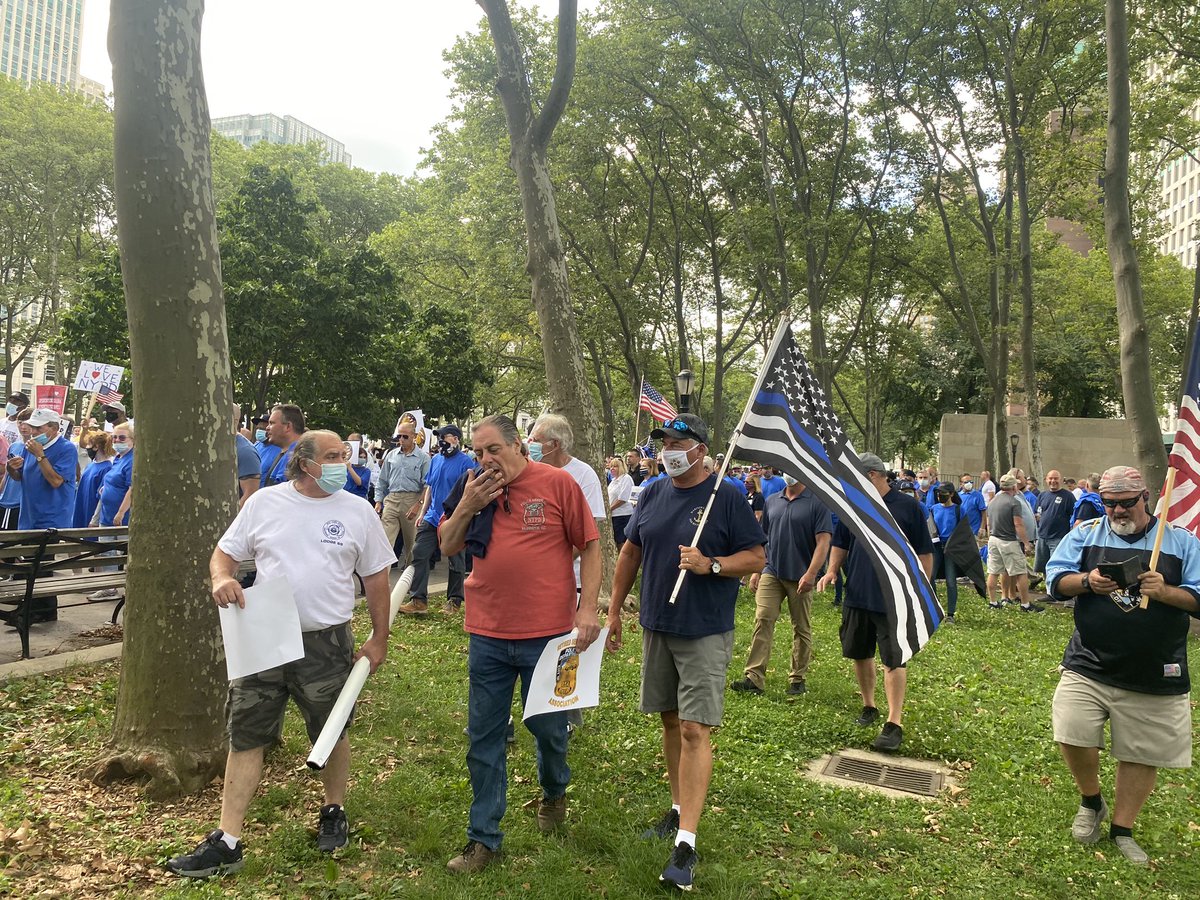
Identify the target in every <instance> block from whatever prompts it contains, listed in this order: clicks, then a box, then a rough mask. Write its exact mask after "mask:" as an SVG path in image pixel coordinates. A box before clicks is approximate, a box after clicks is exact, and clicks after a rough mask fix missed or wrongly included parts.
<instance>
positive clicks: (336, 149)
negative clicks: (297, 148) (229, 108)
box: [212, 113, 350, 165]
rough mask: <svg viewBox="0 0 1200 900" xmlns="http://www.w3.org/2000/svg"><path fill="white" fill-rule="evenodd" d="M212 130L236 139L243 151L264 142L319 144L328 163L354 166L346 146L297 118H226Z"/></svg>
mask: <svg viewBox="0 0 1200 900" xmlns="http://www.w3.org/2000/svg"><path fill="white" fill-rule="evenodd" d="M212 127H213V130H214V131H216V132H217V133H218V134H221V135H224V136H225V137H227V138H233V139H234V140H235V141H237V142H238V143H240V144H241V145H242V146H243V147H251V146H253V145H254V144H257V143H259V142H260V141H267V142H269V143H272V144H300V145H303V144H311V143H313V142H316V143H318V144H320V145H321V146H323V147H324V148H325V159H326V161H327V162H335V163H345V164H346V165H350V154H349V153H347V152H346V145H345V144H343V143H342V142H341V141H335V140H334V139H333V138H331V137H330V136H329V135H327V134H325V133H324V132H322V131H317V129H315V128H313V127H312V126H311V125H307V124H305V123H304V122H301V121H300V120H299V119H297V118H295V117H293V116H277V115H275V114H274V113H263V114H262V115H258V116H251V115H243V116H222V117H220V118H217V119H213V121H212Z"/></svg>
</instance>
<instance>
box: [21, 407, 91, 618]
mask: <svg viewBox="0 0 1200 900" xmlns="http://www.w3.org/2000/svg"><path fill="white" fill-rule="evenodd" d="M28 424H29V427H30V429H32V432H33V433H32V435H31V437H30V439H29V440H28V441H26V442H25V446H24V449H23V450H22V451H21V455H20V456H14V457H12V458H11V459H9V460H8V476H9V478H13V479H15V480H17V481H19V482H21V490H22V499H21V515H20V519H19V520H18V522H17V527H18V528H20V529H27V528H70V527H71V525H72V524H74V521H75V469H76V467H77V465H78V463H79V453H78V451H76V449H75V445H74V444H72V443H71V442H70V441H69V440H67V439H66V438H64V437H62V436H61V435H60V434H59V432H60V430H61V429H62V420H61V419H60V418H59V415H58V413H56V412H54V410H51V409H35V410H34V411H33V415H31V416H30V417H29V423H28ZM30 612H31V618H30V621H32V622H52V621H54V620H55V619H57V618H58V598H57V597H48V598H46V599H45V600H43V601H41V602H40V603H39V604H38V605H36V606H34V607H32V608H31V610H30Z"/></svg>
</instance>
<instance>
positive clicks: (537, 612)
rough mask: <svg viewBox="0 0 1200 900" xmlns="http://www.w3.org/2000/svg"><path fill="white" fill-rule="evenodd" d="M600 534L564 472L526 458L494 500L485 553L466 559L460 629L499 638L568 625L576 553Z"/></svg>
mask: <svg viewBox="0 0 1200 900" xmlns="http://www.w3.org/2000/svg"><path fill="white" fill-rule="evenodd" d="M598 480H599V479H597V481H598ZM505 504H507V510H506V509H505ZM599 539H600V533H599V532H598V531H597V530H596V520H595V518H593V516H592V511H591V510H590V509H588V505H587V500H586V499H585V498H584V496H583V491H582V490H581V489H580V487H579V485H578V484H577V483H576V482H575V479H574V478H572V477H571V475H570V473H569V472H567V471H566V469H565V468H564V469H557V468H555V467H554V466H550V465H546V464H544V463H536V462H530V463H528V464H527V465H526V466H525V468H524V469H522V470H521V473H520V474H519V475H518V476H517V477H516V478H514V479H513V480H512V481H511V482H509V483H508V485H507V492H506V494H505V496H504V497H503V498H501V502H499V503H497V504H496V510H495V513H494V514H493V516H492V536H491V539H490V540H489V541H488V545H487V556H483V557H475V558H474V560H473V561H472V564H471V574H470V575H469V576H467V580H466V583H465V584H464V587H465V589H466V601H467V602H466V604H465V610H466V614H465V619H464V622H463V627H464V629H465V630H466V631H467V632H468V633H469V634H478V635H482V636H485V637H493V638H501V639H503V640H524V639H526V638H537V637H551V636H553V635H558V634H565V633H566V632H568V631H570V630H571V629H572V628H573V627H574V626H575V608H576V594H575V574H574V570H573V567H572V562H573V558H574V551H575V550H579V551H582V550H583V549H584V547H586V546H587V544H588V542H589V541H596V540H599Z"/></svg>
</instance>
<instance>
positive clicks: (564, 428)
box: [533, 413, 575, 453]
mask: <svg viewBox="0 0 1200 900" xmlns="http://www.w3.org/2000/svg"><path fill="white" fill-rule="evenodd" d="M533 430H534V431H537V432H540V433H541V435H542V437H543V438H549V439H550V440H552V441H558V446H559V447H561V448H562V449H563V452H564V453H570V452H571V447H572V446H573V445H574V443H575V430H574V429H573V428H571V423H570V422H569V421H568V420H567V417H566V416H560V415H559V414H558V413H542V414H541V415H540V416H538V419H537V421H536V422H534V423H533Z"/></svg>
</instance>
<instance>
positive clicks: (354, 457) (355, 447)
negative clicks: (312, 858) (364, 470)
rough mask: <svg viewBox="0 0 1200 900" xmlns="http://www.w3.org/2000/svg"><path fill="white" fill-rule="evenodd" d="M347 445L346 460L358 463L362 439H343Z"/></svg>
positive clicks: (354, 463)
mask: <svg viewBox="0 0 1200 900" xmlns="http://www.w3.org/2000/svg"><path fill="white" fill-rule="evenodd" d="M342 443H343V444H345V445H346V460H347V461H348V462H350V463H352V464H353V465H356V466H357V465H358V455H359V454H360V453H361V452H362V441H342Z"/></svg>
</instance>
